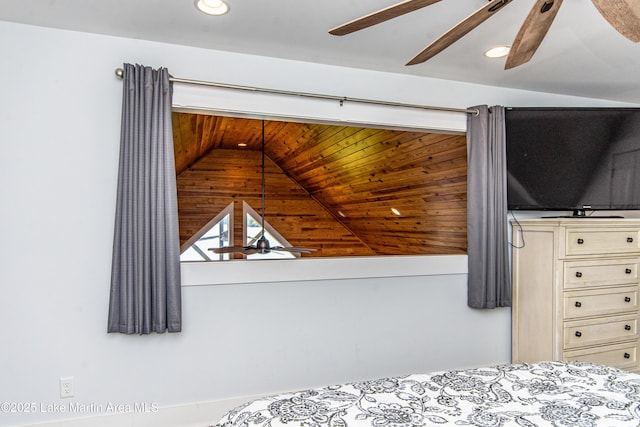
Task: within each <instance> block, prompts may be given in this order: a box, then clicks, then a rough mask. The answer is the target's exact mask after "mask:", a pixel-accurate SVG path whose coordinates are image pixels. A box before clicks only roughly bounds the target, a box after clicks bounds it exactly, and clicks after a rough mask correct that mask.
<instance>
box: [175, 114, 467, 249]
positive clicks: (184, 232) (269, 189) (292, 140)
mask: <svg viewBox="0 0 640 427" xmlns="http://www.w3.org/2000/svg"><path fill="white" fill-rule="evenodd" d="M261 126H262V124H261V120H255V119H248V118H234V117H224V116H214V115H205V114H191V113H181V112H174V113H173V133H174V145H175V156H176V159H175V161H176V173H177V180H178V205H179V216H180V237H181V241H182V242H183V243H185V242H188V241H189V239H190V238H191V237H192V236H193V235H194V234H197V233H198V231H199V230H200V229H201V228H202V227H204V226H205V225H206V224H207V223H208V222H209V221H210V220H211V218H213V217H214V216H215V215H217V213H219V212H220V211H221V210H222V209H223V208H224V207H226V206H227V205H228V204H229V203H235V205H234V206H235V207H236V208H235V210H237V211H241V205H240V203H241V201H242V200H245V201H247V202H248V203H249V204H250V205H251V206H252V207H253V208H254V209H255V210H256V211H257V212H258V213H260V195H261V179H260V177H261V175H260V171H261V169H260V158H261V157H260V149H261V141H262V140H261V138H262V137H261V129H262V128H261ZM238 144H246V146H244V147H239V146H238ZM265 153H266V156H267V161H266V167H265V176H266V178H265V179H266V191H265V199H266V206H265V212H266V219H267V221H268V222H269V223H271V224H272V225H274V226H275V227H276V229H277V230H278V231H279V232H280V233H281V234H282V235H283V236H284V237H285V238H286V239H287V240H289V242H290V243H291V244H293V245H296V246H306V247H312V248H316V249H318V251H317V252H315V253H313V254H309V255H305V256H344V255H415V254H463V253H466V248H467V241H466V219H467V215H466V213H467V212H466V188H467V184H466V179H467V157H466V155H467V152H466V138H465V136H464V135H450V134H435V133H425V132H414V131H399V130H383V129H369V128H362V127H353V126H340V125H327V124H309V123H294V122H283V121H274V120H266V121H265ZM392 208H393V209H396V210H397V211H398V212H399V214H394V213H393V212H392ZM236 218H237V219H236V220H235V221H234V222H235V223H236V226H235V229H236V231H235V232H234V234H236V235H237V236H241V234H238V233H239V232H238V224H237V223H238V222H239V223H240V226H241V224H242V222H241V220H242V217H241V216H236ZM240 238H241V237H240Z"/></svg>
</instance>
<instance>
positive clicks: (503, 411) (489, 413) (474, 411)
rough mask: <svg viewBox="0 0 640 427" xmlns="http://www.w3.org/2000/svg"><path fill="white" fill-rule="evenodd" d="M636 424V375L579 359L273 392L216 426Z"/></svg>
mask: <svg viewBox="0 0 640 427" xmlns="http://www.w3.org/2000/svg"><path fill="white" fill-rule="evenodd" d="M445 424H449V425H456V426H480V427H499V426H521V427H533V426H554V427H569V426H579V427H591V426H640V375H637V374H633V373H629V372H625V371H621V370H618V369H615V368H612V367H607V366H602V365H595V364H590V363H581V362H542V363H531V364H526V363H521V364H513V365H502V366H495V367H490V368H478V369H467V370H459V371H447V372H436V373H431V374H414V375H408V376H404V377H395V378H383V379H377V380H371V381H361V382H354V383H349V384H341V385H335V386H329V387H324V388H317V389H311V390H304V391H299V392H294V393H286V394H279V395H275V396H270V397H265V398H262V399H258V400H254V401H252V402H249V403H247V404H245V405H242V406H239V407H237V408H235V409H233V410H232V411H230V412H228V413H227V414H226V415H225V416H224V417H223V418H222V419H221V420H220V421H219V422H218V424H217V425H216V427H295V426H300V427H419V426H440V425H445Z"/></svg>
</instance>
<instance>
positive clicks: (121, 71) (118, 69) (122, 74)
mask: <svg viewBox="0 0 640 427" xmlns="http://www.w3.org/2000/svg"><path fill="white" fill-rule="evenodd" d="M116 76H118V77H120V78H122V76H124V70H123V69H122V68H116Z"/></svg>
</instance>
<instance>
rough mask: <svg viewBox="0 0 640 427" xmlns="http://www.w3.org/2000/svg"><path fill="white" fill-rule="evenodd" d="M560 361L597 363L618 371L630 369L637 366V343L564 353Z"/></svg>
mask: <svg viewBox="0 0 640 427" xmlns="http://www.w3.org/2000/svg"><path fill="white" fill-rule="evenodd" d="M562 359H563V360H575V361H578V362H591V363H599V364H602V365H609V366H614V367H616V368H620V369H632V368H634V367H637V366H638V342H637V341H636V342H631V343H625V344H614V345H607V346H603V347H594V348H589V349H584V350H575V351H565V352H564V353H563V355H562Z"/></svg>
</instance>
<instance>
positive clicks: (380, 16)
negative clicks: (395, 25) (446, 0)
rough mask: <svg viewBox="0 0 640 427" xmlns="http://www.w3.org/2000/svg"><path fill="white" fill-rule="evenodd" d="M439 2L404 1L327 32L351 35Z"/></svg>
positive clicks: (422, 0)
mask: <svg viewBox="0 0 640 427" xmlns="http://www.w3.org/2000/svg"><path fill="white" fill-rule="evenodd" d="M439 1H440V0H405V1H403V2H401V3H397V4H394V5H392V6H389V7H387V8H384V9H381V10H379V11H377V12H373V13H370V14H369V15H365V16H363V17H361V18H358V19H354V20H353V21H349V22H347V23H346V24H342V25H340V26H337V27H335V28H332V29H330V30H329V34H333V35H334V36H344V35H346V34H351V33H353V32H355V31H358V30H362V29H364V28H368V27H371V26H373V25H376V24H379V23H381V22H384V21H388V20H389V19H392V18H396V17H398V16H400V15H404V14H405V13H409V12H413V11H414V10H418V9H422V8H423V7H426V6H429V5H432V4H434V3H437V2H439Z"/></svg>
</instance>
